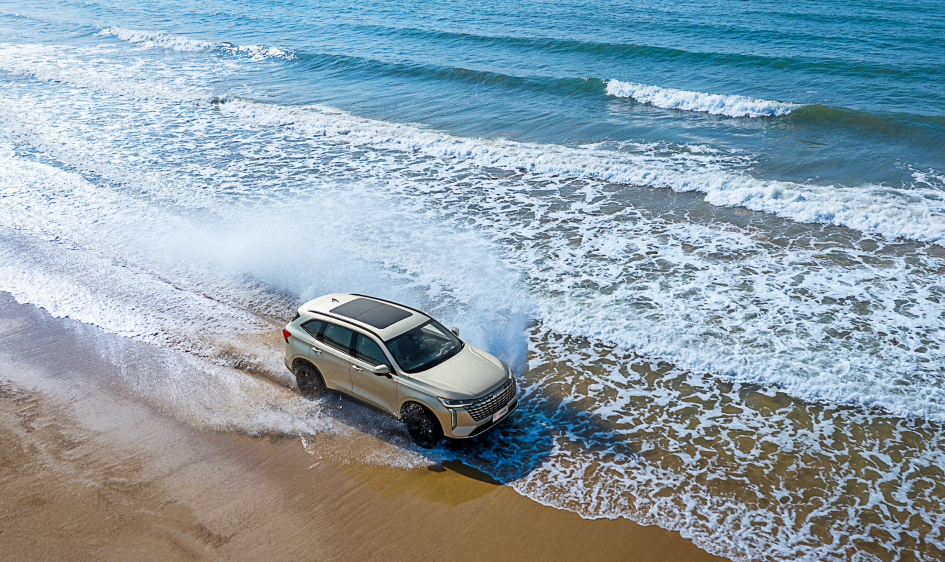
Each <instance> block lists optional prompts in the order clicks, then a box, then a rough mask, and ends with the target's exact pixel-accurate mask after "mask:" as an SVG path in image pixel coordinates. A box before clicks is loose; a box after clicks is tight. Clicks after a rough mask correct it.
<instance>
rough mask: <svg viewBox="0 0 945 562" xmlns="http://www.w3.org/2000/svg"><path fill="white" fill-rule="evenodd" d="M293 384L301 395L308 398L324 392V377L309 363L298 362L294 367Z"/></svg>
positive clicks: (311, 398)
mask: <svg viewBox="0 0 945 562" xmlns="http://www.w3.org/2000/svg"><path fill="white" fill-rule="evenodd" d="M295 384H296V386H298V387H299V392H301V393H302V396H304V397H305V398H308V399H309V400H314V399H316V398H318V397H320V396H321V395H323V394H325V379H323V378H322V376H321V375H320V374H319V373H318V371H317V370H316V369H315V367H312V366H311V365H307V364H305V363H300V364H299V365H297V366H296V367H295Z"/></svg>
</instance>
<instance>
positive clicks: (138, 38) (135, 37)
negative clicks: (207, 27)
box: [99, 27, 296, 60]
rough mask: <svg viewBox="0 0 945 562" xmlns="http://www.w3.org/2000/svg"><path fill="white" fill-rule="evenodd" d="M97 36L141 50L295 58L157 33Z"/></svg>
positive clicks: (264, 48)
mask: <svg viewBox="0 0 945 562" xmlns="http://www.w3.org/2000/svg"><path fill="white" fill-rule="evenodd" d="M99 34H100V35H103V36H108V35H111V36H114V37H117V38H118V39H121V40H122V41H127V42H129V43H132V44H134V45H137V46H139V47H142V48H153V47H157V48H162V49H170V50H172V51H181V52H200V51H210V50H218V51H223V52H227V53H230V54H240V55H247V56H249V57H251V58H254V59H264V58H280V59H287V60H291V59H294V58H296V55H295V53H294V52H292V51H291V50H289V49H282V48H279V47H273V46H271V45H236V44H234V43H229V42H226V41H203V40H200V39H191V38H188V37H184V36H181V35H172V34H169V33H162V32H158V31H146V30H140V29H125V28H122V27H106V28H104V29H102V30H101V31H100V32H99Z"/></svg>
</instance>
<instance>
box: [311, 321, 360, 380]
mask: <svg viewBox="0 0 945 562" xmlns="http://www.w3.org/2000/svg"><path fill="white" fill-rule="evenodd" d="M353 336H354V331H353V330H350V329H348V328H345V327H344V326H338V325H337V324H331V323H329V322H326V323H325V327H324V329H323V331H322V333H321V337H320V338H318V339H316V340H315V343H314V344H313V345H312V353H311V355H310V357H311V358H312V362H313V363H315V366H316V367H318V370H319V371H321V373H322V376H323V377H325V383H326V384H327V385H328V387H329V388H336V389H340V390H345V391H351V374H350V372H349V371H350V366H351V357H350V355H349V354H350V353H351V338H352V337H353Z"/></svg>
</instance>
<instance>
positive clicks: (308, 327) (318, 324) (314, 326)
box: [302, 320, 326, 339]
mask: <svg viewBox="0 0 945 562" xmlns="http://www.w3.org/2000/svg"><path fill="white" fill-rule="evenodd" d="M325 324H326V322H323V321H322V320H309V321H308V322H306V323H305V324H302V329H303V330H305V331H306V332H308V333H309V334H311V335H312V337H313V338H318V339H321V338H320V337H319V334H321V333H322V328H324V327H325Z"/></svg>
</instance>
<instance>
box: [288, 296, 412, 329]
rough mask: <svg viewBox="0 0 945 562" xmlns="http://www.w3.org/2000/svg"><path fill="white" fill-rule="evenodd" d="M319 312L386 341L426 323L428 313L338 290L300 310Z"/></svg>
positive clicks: (301, 312) (300, 312)
mask: <svg viewBox="0 0 945 562" xmlns="http://www.w3.org/2000/svg"><path fill="white" fill-rule="evenodd" d="M307 312H308V313H316V314H320V315H323V316H327V317H329V318H333V319H335V320H342V321H344V322H348V323H350V324H353V325H355V326H358V327H361V328H363V329H365V330H367V331H369V332H372V333H374V334H375V335H377V336H378V337H380V338H381V339H382V340H384V341H386V340H389V339H391V338H393V337H396V336H399V335H400V334H402V333H404V332H406V331H407V330H410V329H412V328H415V327H417V326H419V325H420V324H423V323H424V322H426V321H427V320H429V319H430V317H429V316H427V315H426V314H424V313H422V312H420V311H419V310H414V309H412V308H410V307H407V306H404V305H401V304H397V303H393V302H390V301H385V300H383V299H378V298H374V297H368V296H365V295H353V294H347V293H335V294H331V295H325V296H322V297H318V298H317V299H314V300H311V301H309V302H307V303H305V304H303V305H302V307H301V308H299V314H300V315H301V314H305V313H307Z"/></svg>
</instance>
